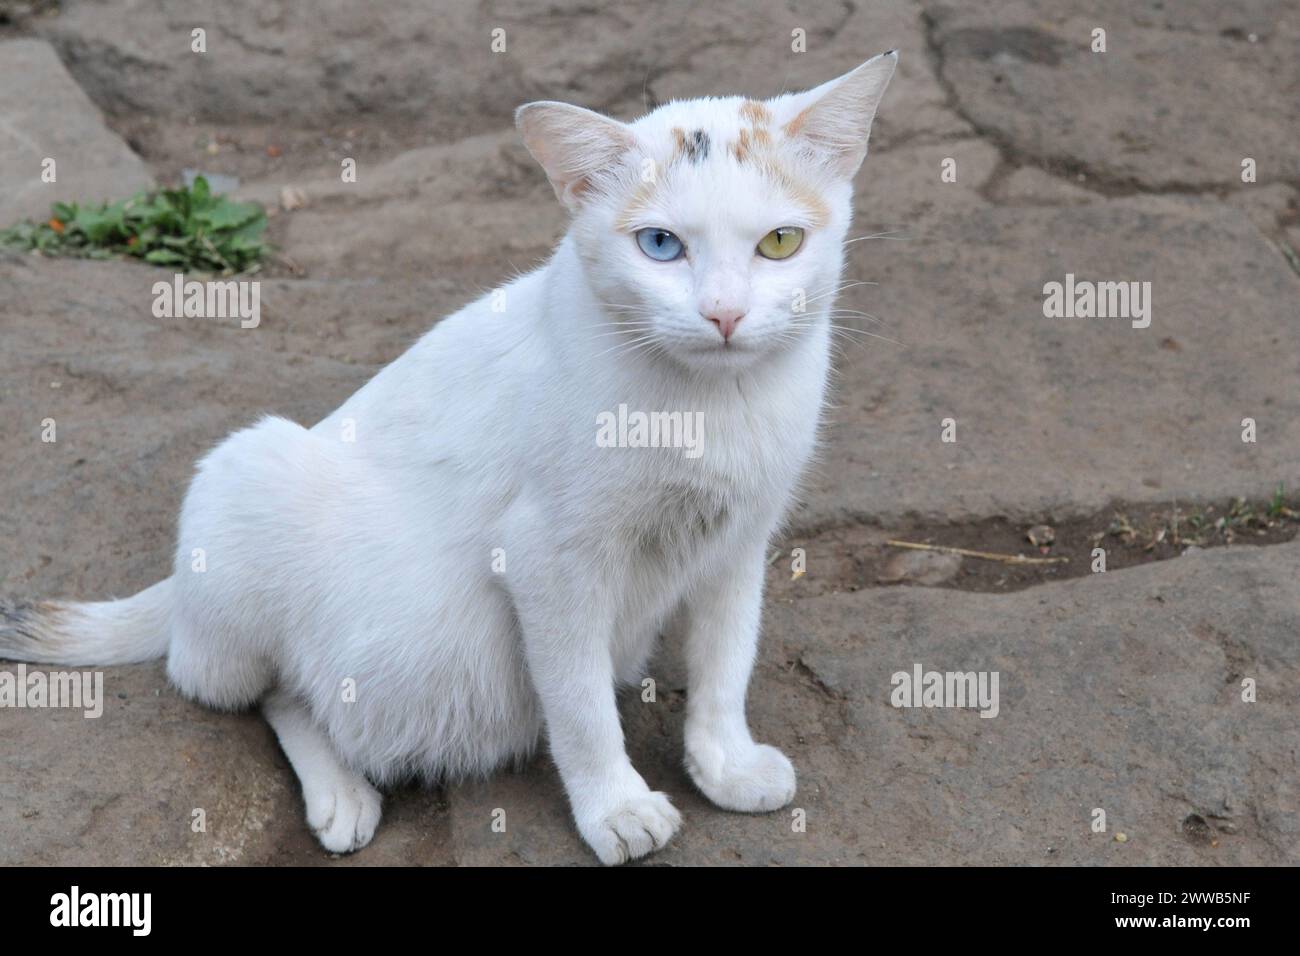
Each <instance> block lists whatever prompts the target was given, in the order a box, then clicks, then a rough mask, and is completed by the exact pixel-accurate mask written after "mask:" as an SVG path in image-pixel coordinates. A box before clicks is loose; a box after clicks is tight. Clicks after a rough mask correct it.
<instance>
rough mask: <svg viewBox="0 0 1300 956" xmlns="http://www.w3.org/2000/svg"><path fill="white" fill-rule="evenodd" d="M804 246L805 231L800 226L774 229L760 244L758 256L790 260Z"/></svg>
mask: <svg viewBox="0 0 1300 956" xmlns="http://www.w3.org/2000/svg"><path fill="white" fill-rule="evenodd" d="M801 245H803V230H802V229H800V228H799V227H798V226H782V227H781V228H780V229H773V230H772V231H771V232H769V233H768V234H767V235H766V236H764V237H763V238H762V239H760V240H759V242H758V254H759V255H760V256H762V257H763V258H764V259H788V258H790V257H791V256H792V255H794V254H795V252H797V251H798V249H799V247H800V246H801Z"/></svg>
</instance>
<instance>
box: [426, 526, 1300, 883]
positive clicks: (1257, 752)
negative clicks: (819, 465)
mask: <svg viewBox="0 0 1300 956" xmlns="http://www.w3.org/2000/svg"><path fill="white" fill-rule="evenodd" d="M808 559H809V576H810V577H811V576H815V575H816V573H817V571H816V563H817V560H818V556H817V555H816V554H810V555H809V558H808ZM1297 571H1300V544H1289V545H1284V546H1279V547H1277V548H1267V549H1252V548H1243V549H1237V550H1225V549H1215V550H1211V551H1206V552H1202V553H1200V554H1198V555H1196V556H1188V557H1184V558H1179V559H1175V560H1172V561H1167V562H1162V563H1159V564H1155V565H1148V566H1144V567H1142V568H1137V569H1133V570H1130V571H1126V572H1123V573H1122V574H1119V573H1111V574H1105V575H1095V576H1093V577H1091V578H1084V579H1079V580H1074V581H1069V582H1063V583H1060V584H1052V585H1045V586H1042V587H1039V588H1032V589H1029V590H1026V591H1021V592H1017V593H1014V594H1009V595H992V594H969V593H963V592H955V591H938V590H933V589H926V588H890V589H882V590H865V591H858V592H856V593H853V594H829V595H825V596H822V597H815V598H806V599H799V600H794V601H792V602H791V603H788V604H784V603H782V604H771V605H769V607H768V609H767V614H766V618H765V621H766V626H765V637H764V645H763V647H762V650H761V652H760V660H759V664H758V669H757V672H756V680H755V684H754V686H753V688H752V689H751V692H750V698H749V703H750V707H749V709H750V713H751V720H752V722H753V724H754V728H755V734H756V737H758V738H759V739H762V740H766V741H769V742H772V743H775V744H777V745H779V746H781V747H782V748H783V749H785V750H786V752H787V753H789V754H790V755H791V756H792V758H793V759H794V762H795V765H796V767H797V768H798V770H799V773H800V789H799V793H798V795H797V796H796V798H795V803H794V805H793V807H794V808H797V809H801V810H803V811H804V813H805V814H806V820H807V829H806V831H805V832H798V831H797V830H796V829H795V828H794V827H793V825H792V824H793V822H794V817H793V815H792V813H791V811H782V812H778V813H773V814H767V815H757V816H744V815H736V814H729V813H724V812H722V811H719V810H717V809H715V808H713V807H711V806H709V805H708V803H707V802H706V801H704V800H703V799H702V798H701V797H699V795H698V794H696V793H695V792H694V790H693V788H692V787H691V785H690V783H689V780H688V779H687V778H686V776H685V773H684V772H683V771H682V770H681V769H680V762H681V742H680V741H681V733H682V724H683V719H684V699H683V698H684V694H683V686H684V680H683V677H684V675H683V674H682V672H681V670H680V649H679V648H678V647H676V646H674V645H673V644H672V643H671V642H670V643H669V646H667V647H665V648H663V649H662V650H661V652H660V654H659V655H658V656H657V657H656V659H655V661H654V662H653V663H652V665H651V672H652V676H653V677H655V678H656V681H657V688H658V694H657V697H658V699H657V700H656V701H655V702H654V703H646V702H644V701H643V700H642V699H641V697H640V695H639V694H638V693H637V692H636V691H635V690H634V691H632V692H629V693H628V694H627V695H625V697H624V699H623V701H622V714H623V720H624V728H625V733H626V736H627V738H628V745H629V748H630V749H631V752H632V755H633V762H634V763H635V764H636V765H637V767H638V769H640V770H641V772H642V773H643V775H644V776H645V777H646V779H647V781H648V782H649V783H650V785H651V786H652V787H655V788H662V789H664V790H666V791H667V792H668V793H669V794H670V796H671V797H672V798H673V800H674V801H675V803H676V804H677V805H678V807H679V808H680V809H681V810H682V811H683V815H684V817H685V819H686V822H685V825H684V828H683V830H682V832H681V833H679V835H678V837H677V839H676V840H675V841H674V843H673V844H672V845H671V846H670V847H669V849H668V850H666V851H664V852H661V853H659V854H657V855H655V856H653V857H651V858H650V859H649V861H648V862H649V863H652V864H688V865H702V864H717V863H744V864H773V863H781V864H827V863H836V864H845V863H848V864H886V863H889V864H904V865H906V864H946V865H957V864H962V863H966V864H972V863H975V864H1007V863H1021V864H1023V863H1069V864H1087V865H1095V864H1100V863H1113V864H1134V865H1149V864H1184V865H1187V864H1206V863H1223V864H1229V863H1232V864H1269V865H1276V864H1284V863H1292V864H1294V863H1295V862H1297V861H1300V803H1298V802H1297V798H1296V793H1295V790H1294V788H1293V787H1292V786H1291V785H1290V784H1289V783H1288V781H1294V780H1295V779H1296V774H1297V770H1298V769H1300V768H1297V739H1296V736H1295V733H1294V727H1295V723H1296V720H1297V718H1298V717H1300V693H1298V692H1297V690H1296V688H1297V686H1300V685H1298V683H1297V681H1298V680H1300V650H1298V649H1297V645H1296V643H1295V639H1294V636H1295V634H1296V632H1297V628H1300V592H1298V591H1297V590H1296V588H1295V587H1294V582H1295V578H1296V574H1297ZM918 662H919V663H921V664H922V665H923V666H924V667H925V668H926V669H934V670H940V671H947V670H952V671H968V670H987V671H993V670H996V671H998V672H999V674H1000V691H999V694H1000V700H999V713H998V716H996V717H994V718H991V719H986V718H981V717H980V716H979V715H978V713H977V712H976V711H973V710H952V709H914V710H904V709H896V708H894V707H892V706H891V704H890V693H891V691H892V688H893V685H892V683H891V678H892V675H893V674H894V673H895V672H897V671H911V670H912V668H913V666H914V664H915V663H918ZM1244 676H1251V677H1253V678H1255V680H1256V681H1257V683H1258V693H1259V699H1258V701H1257V702H1256V703H1253V704H1251V703H1245V702H1243V701H1241V699H1240V690H1241V688H1240V686H1239V683H1240V680H1241V678H1242V677H1244ZM448 798H449V801H450V805H451V821H452V822H451V826H452V830H453V840H454V841H455V843H456V847H457V858H458V859H459V860H460V861H461V862H473V863H476V864H482V865H494V864H535V863H566V864H569V863H589V862H591V860H590V859H588V858H587V857H586V856H585V855H584V852H583V851H582V849H581V847H580V846H579V844H578V838H577V836H576V833H575V832H574V830H573V825H572V823H571V822H570V820H569V814H568V809H567V806H566V804H565V801H564V795H563V792H562V790H561V788H560V786H559V783H558V778H557V777H556V774H555V771H554V769H553V767H551V766H550V763H549V761H548V760H546V759H545V758H540V759H539V760H537V761H536V762H535V763H534V764H533V765H532V766H530V767H529V768H528V769H527V770H525V771H524V772H523V773H520V774H510V775H502V776H498V777H495V778H493V779H492V780H490V781H488V782H487V783H484V784H475V785H466V786H461V787H453V788H451V790H450V791H449V794H448ZM1097 807H1101V808H1102V809H1104V810H1106V813H1107V820H1108V831H1107V833H1105V834H1094V833H1093V832H1092V831H1091V829H1090V824H1091V822H1092V819H1093V816H1092V811H1093V809H1094V808H1097ZM494 814H495V815H497V817H498V818H503V819H504V820H505V829H504V831H502V830H499V829H498V830H493V829H492V826H491V821H492V820H493V819H494ZM1192 815H1196V816H1200V817H1202V818H1203V819H1205V820H1207V821H1209V824H1210V826H1211V828H1212V830H1213V837H1212V839H1213V841H1214V843H1215V845H1213V846H1211V845H1210V844H1211V841H1210V840H1208V839H1207V840H1204V841H1201V842H1197V841H1195V840H1191V839H1189V838H1188V837H1187V836H1186V835H1185V833H1184V827H1183V823H1184V821H1185V820H1187V819H1188V818H1189V817H1191V816H1192ZM1115 832H1124V833H1125V834H1126V835H1127V836H1128V838H1129V839H1128V841H1127V842H1126V843H1124V844H1119V843H1116V842H1115V841H1114V840H1113V834H1114V833H1115Z"/></svg>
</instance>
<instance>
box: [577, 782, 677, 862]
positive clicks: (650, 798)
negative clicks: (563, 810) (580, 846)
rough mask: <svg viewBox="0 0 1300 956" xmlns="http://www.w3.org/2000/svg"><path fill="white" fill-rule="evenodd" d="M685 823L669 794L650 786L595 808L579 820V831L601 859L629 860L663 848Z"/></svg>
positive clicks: (613, 860)
mask: <svg viewBox="0 0 1300 956" xmlns="http://www.w3.org/2000/svg"><path fill="white" fill-rule="evenodd" d="M681 825H682V815H681V814H680V813H678V812H677V808H676V807H674V806H673V805H672V804H671V803H670V802H669V801H668V797H667V796H666V795H665V794H662V793H659V792H658V791H652V790H649V789H647V790H646V791H645V792H644V793H642V794H638V795H634V796H630V797H627V798H625V799H623V800H622V801H620V802H618V803H616V804H615V805H614V806H612V807H608V808H603V809H592V810H589V811H587V812H585V813H583V814H582V817H580V818H579V820H578V832H579V833H581V834H582V838H583V839H584V840H586V841H587V845H588V846H590V847H591V848H592V849H593V850H595V851H596V856H598V857H599V858H600V862H601V863H605V864H607V865H613V864H616V863H626V862H627V861H628V860H635V859H637V858H638V857H642V856H645V855H646V854H647V853H650V852H651V851H653V850H658V849H662V848H663V846H664V845H665V844H667V842H668V841H669V840H670V839H672V836H673V834H674V833H676V832H677V828H678V827H680V826H681Z"/></svg>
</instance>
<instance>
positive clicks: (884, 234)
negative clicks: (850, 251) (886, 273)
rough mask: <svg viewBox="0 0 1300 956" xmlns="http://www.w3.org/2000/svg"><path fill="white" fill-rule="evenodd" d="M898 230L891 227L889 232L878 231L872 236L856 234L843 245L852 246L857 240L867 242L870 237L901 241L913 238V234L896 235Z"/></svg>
mask: <svg viewBox="0 0 1300 956" xmlns="http://www.w3.org/2000/svg"><path fill="white" fill-rule="evenodd" d="M898 231H899V230H897V229H891V230H889V231H888V232H877V233H873V234H872V235H870V236H856V237H854V238H853V239H845V240H844V242H843V245H846V246H851V245H853V244H854V243H855V242H865V241H866V240H868V239H893V240H895V241H899V242H906V241H907V240H909V239H911V238H912V237H911V236H896V235H894V233H896V232H898Z"/></svg>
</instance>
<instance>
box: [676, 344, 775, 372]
mask: <svg viewBox="0 0 1300 956" xmlns="http://www.w3.org/2000/svg"><path fill="white" fill-rule="evenodd" d="M669 354H670V355H671V356H672V357H673V359H674V360H675V361H677V362H678V363H679V364H681V365H684V366H686V367H687V368H690V369H692V370H696V371H699V370H704V371H710V370H714V371H732V370H740V369H747V368H751V367H753V366H754V365H756V364H759V363H761V362H763V361H764V360H765V359H767V358H770V357H771V355H772V349H769V348H766V347H765V346H764V345H762V344H750V343H745V342H729V343H728V344H726V345H699V346H685V347H681V348H676V349H673V350H672V351H671V352H670V353H669Z"/></svg>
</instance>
